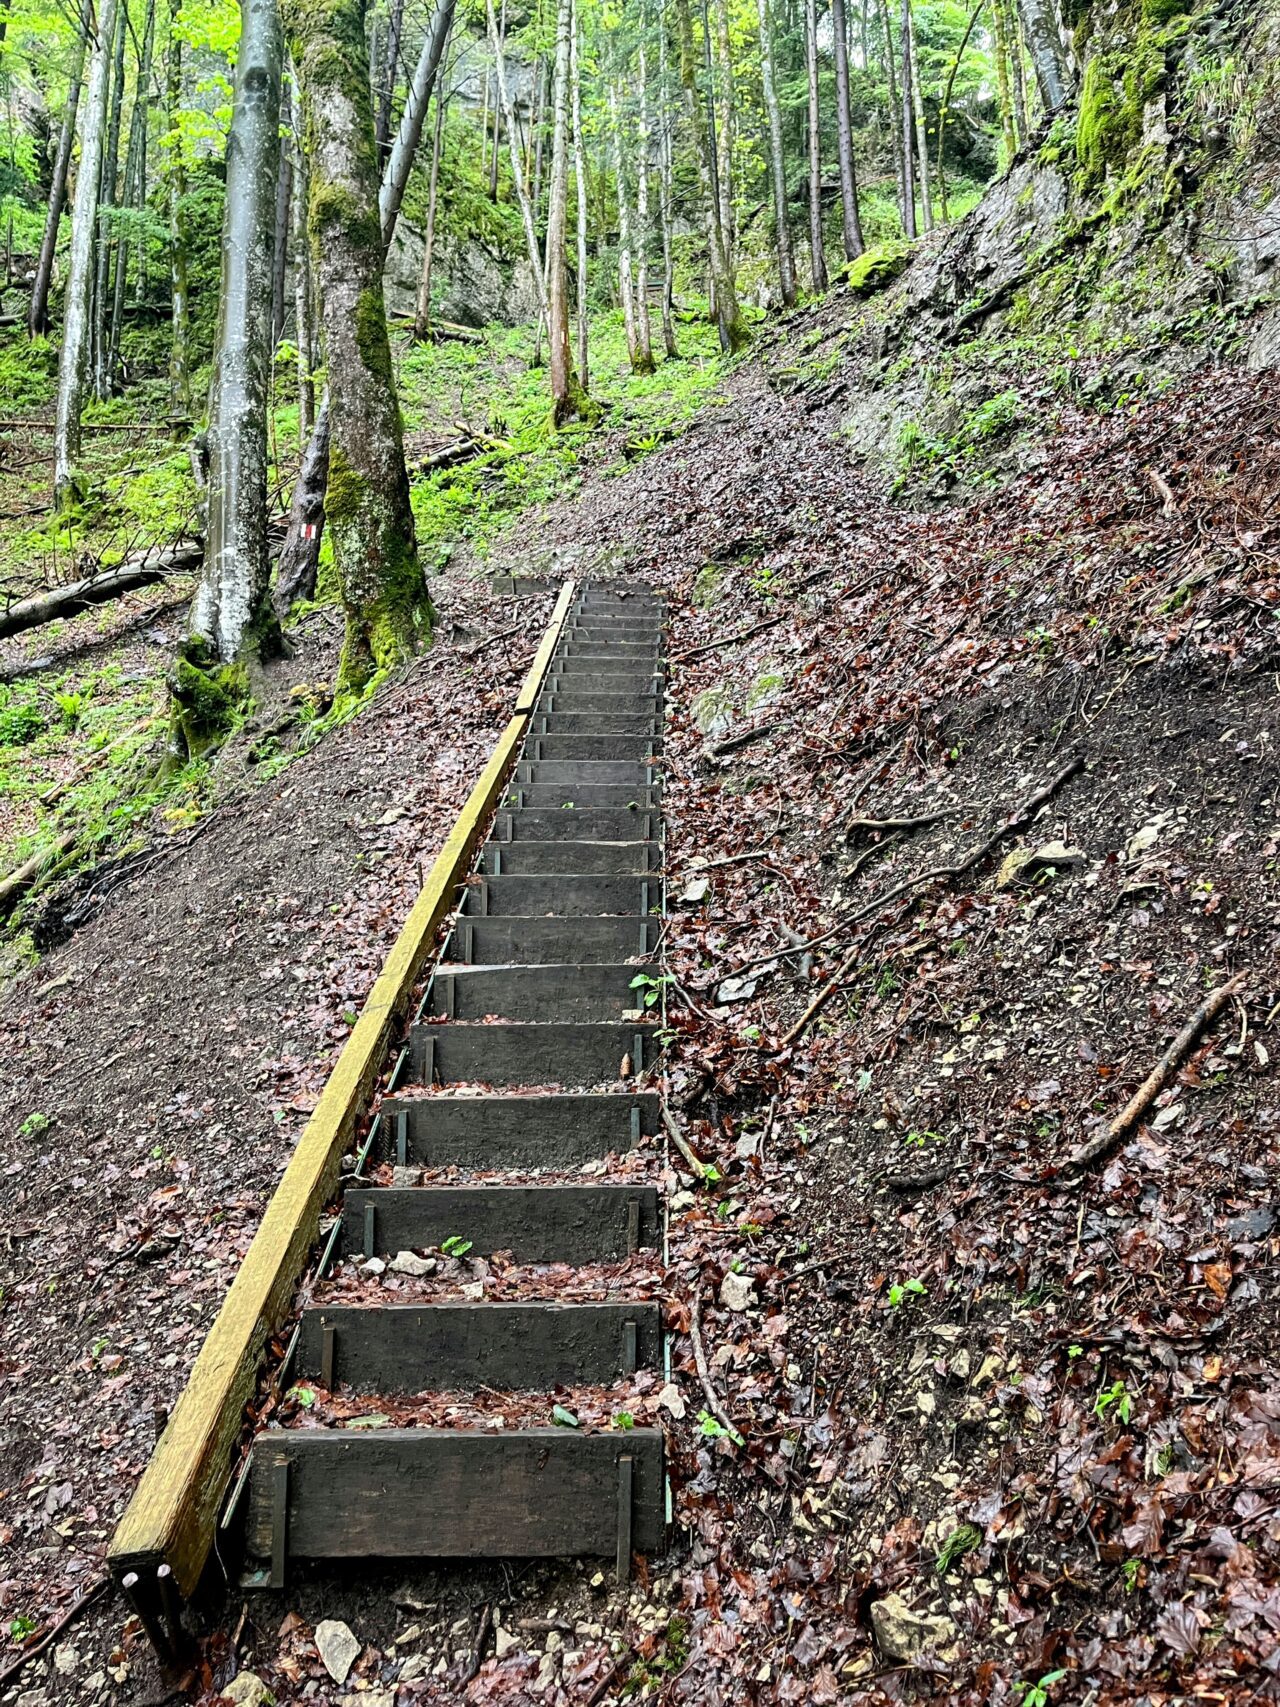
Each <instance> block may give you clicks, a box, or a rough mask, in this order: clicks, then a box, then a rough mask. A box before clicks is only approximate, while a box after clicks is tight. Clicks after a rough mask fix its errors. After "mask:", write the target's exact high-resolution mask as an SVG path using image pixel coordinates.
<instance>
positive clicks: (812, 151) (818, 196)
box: [804, 0, 827, 291]
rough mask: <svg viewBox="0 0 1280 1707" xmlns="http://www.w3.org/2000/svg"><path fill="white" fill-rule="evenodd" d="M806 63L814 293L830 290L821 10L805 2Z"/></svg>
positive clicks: (812, 2)
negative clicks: (825, 230) (820, 74)
mask: <svg viewBox="0 0 1280 1707" xmlns="http://www.w3.org/2000/svg"><path fill="white" fill-rule="evenodd" d="M804 63H805V78H806V81H807V83H808V86H809V127H808V128H809V271H810V273H811V275H812V278H813V288H814V290H815V291H824V290H826V288H827V259H826V254H825V253H824V244H823V238H822V110H821V107H820V106H819V104H818V7H817V0H804Z"/></svg>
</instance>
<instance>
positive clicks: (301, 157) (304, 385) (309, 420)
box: [286, 76, 328, 609]
mask: <svg viewBox="0 0 1280 1707" xmlns="http://www.w3.org/2000/svg"><path fill="white" fill-rule="evenodd" d="M293 86H294V88H295V89H296V88H297V86H298V80H297V78H296V76H295V77H294V79H293ZM298 117H299V119H301V114H299V115H298ZM289 146H290V147H291V148H292V150H293V156H294V158H293V195H292V197H291V199H290V223H291V227H292V236H293V326H294V339H293V341H294V343H295V345H296V346H297V350H298V440H299V443H300V444H302V445H303V446H304V447H305V445H306V444H307V441H308V440H309V439H310V437H311V433H312V430H313V426H314V423H315V417H316V382H315V367H316V347H315V311H314V306H313V302H312V291H311V245H310V243H309V242H308V241H307V192H308V189H309V187H310V181H311V180H310V174H309V173H308V171H307V157H306V155H305V154H304V153H303V151H302V144H301V140H300V138H299V135H298V131H297V129H296V128H295V129H294V130H293V132H292V135H291V136H290V140H289ZM325 460H326V464H327V461H328V447H327V446H326V455H325ZM311 592H312V593H314V592H315V587H314V586H313V587H312V588H311ZM287 608H288V607H287V606H286V609H287Z"/></svg>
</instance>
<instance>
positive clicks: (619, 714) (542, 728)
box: [529, 711, 662, 741]
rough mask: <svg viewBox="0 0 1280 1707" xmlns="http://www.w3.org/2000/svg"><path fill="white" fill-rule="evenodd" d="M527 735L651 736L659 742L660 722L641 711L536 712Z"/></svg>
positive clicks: (660, 720) (658, 718) (659, 719)
mask: <svg viewBox="0 0 1280 1707" xmlns="http://www.w3.org/2000/svg"><path fill="white" fill-rule="evenodd" d="M529 733H530V735H651V736H653V737H654V738H655V739H657V740H659V741H660V740H661V739H662V719H661V718H660V717H656V716H652V715H650V714H649V713H648V712H643V711H616V712H613V713H606V712H594V711H538V712H535V713H534V715H533V718H532V720H531V722H530V724H529Z"/></svg>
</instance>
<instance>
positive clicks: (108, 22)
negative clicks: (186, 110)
mask: <svg viewBox="0 0 1280 1707" xmlns="http://www.w3.org/2000/svg"><path fill="white" fill-rule="evenodd" d="M114 36H115V0H102V5H101V7H100V9H99V12H98V33H97V37H96V39H95V41H94V47H93V54H92V57H91V59H90V61H89V82H88V87H87V88H86V90H85V98H84V111H83V114H82V119H83V123H82V126H81V132H80V169H79V171H78V173H77V174H76V193H75V201H74V203H73V205H72V210H71V253H70V257H69V260H68V264H67V289H66V296H65V300H64V304H63V314H62V348H61V351H60V352H59V357H58V404H57V416H56V420H55V424H54V436H53V491H54V502H55V503H56V504H57V506H58V508H59V509H62V508H65V506H66V505H67V504H68V503H69V502H70V500H71V499H72V498H73V497H74V495H75V493H76V490H77V487H78V481H79V477H78V475H77V471H76V463H77V462H78V461H79V457H80V412H81V410H82V408H83V407H84V390H85V380H86V378H87V369H88V362H89V322H90V319H91V311H92V306H93V303H92V298H93V239H94V231H95V228H96V226H97V221H98V206H97V201H98V173H99V171H100V169H101V166H102V144H103V135H104V132H105V130H106V123H107V74H108V71H109V69H110V63H111V47H112V42H113V39H114Z"/></svg>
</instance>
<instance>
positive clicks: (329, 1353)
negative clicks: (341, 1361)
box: [320, 1322, 338, 1393]
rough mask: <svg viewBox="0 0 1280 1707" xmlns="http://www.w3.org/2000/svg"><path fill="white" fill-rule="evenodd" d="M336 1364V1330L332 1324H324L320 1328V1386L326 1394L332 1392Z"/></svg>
mask: <svg viewBox="0 0 1280 1707" xmlns="http://www.w3.org/2000/svg"><path fill="white" fill-rule="evenodd" d="M337 1364H338V1330H337V1327H336V1326H335V1324H334V1323H333V1322H324V1323H323V1324H322V1325H321V1328H320V1385H321V1386H322V1387H323V1388H324V1389H325V1391H326V1392H329V1393H332V1392H333V1382H334V1374H335V1371H336V1369H337Z"/></svg>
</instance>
